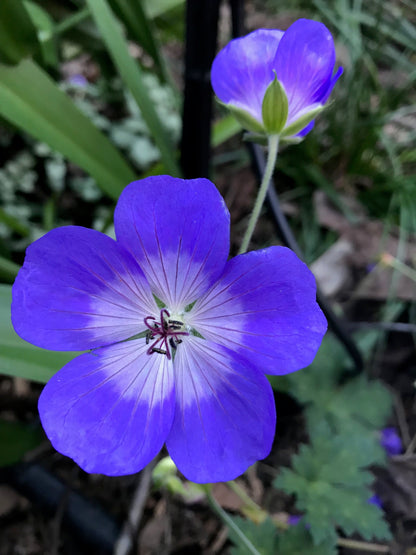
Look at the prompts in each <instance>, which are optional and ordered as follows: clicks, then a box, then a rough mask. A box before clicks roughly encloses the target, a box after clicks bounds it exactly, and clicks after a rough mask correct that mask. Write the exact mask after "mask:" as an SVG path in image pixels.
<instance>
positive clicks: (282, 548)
mask: <svg viewBox="0 0 416 555" xmlns="http://www.w3.org/2000/svg"><path fill="white" fill-rule="evenodd" d="M276 553H281V554H282V555H335V554H336V553H337V547H336V534H334V535H333V537H331V538H327V539H325V540H324V541H323V542H322V543H319V544H318V545H314V543H313V540H312V536H311V534H310V532H309V531H308V530H307V529H306V528H305V524H304V522H303V520H302V521H301V522H300V523H299V524H297V525H296V526H291V527H290V528H289V529H288V530H286V531H285V532H284V533H283V534H280V535H279V541H278V550H277V551H276Z"/></svg>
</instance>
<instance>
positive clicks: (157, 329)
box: [144, 308, 189, 360]
mask: <svg viewBox="0 0 416 555" xmlns="http://www.w3.org/2000/svg"><path fill="white" fill-rule="evenodd" d="M144 323H145V325H146V327H147V328H148V331H147V332H146V336H145V337H146V345H148V344H149V343H150V341H152V340H153V339H155V338H156V341H154V342H153V343H152V344H151V345H150V347H149V348H148V350H147V351H146V352H147V354H148V355H152V354H153V353H159V354H161V355H166V356H167V358H168V359H169V360H170V359H171V358H172V355H171V349H173V350H176V348H177V346H178V345H179V344H180V343H182V339H180V337H179V336H183V335H189V333H188V332H186V331H182V330H183V329H184V324H183V322H181V321H180V320H171V319H170V313H169V311H168V310H167V309H166V308H162V310H161V311H160V319H159V321H156V318H155V317H154V316H147V317H146V318H145V319H144ZM162 347H163V348H162Z"/></svg>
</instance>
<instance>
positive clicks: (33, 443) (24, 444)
mask: <svg viewBox="0 0 416 555" xmlns="http://www.w3.org/2000/svg"><path fill="white" fill-rule="evenodd" d="M42 440H43V434H42V432H41V430H40V428H38V427H33V426H28V425H27V424H21V423H20V422H9V421H6V420H0V467H1V466H8V465H11V464H14V463H17V462H19V461H20V460H21V459H22V457H23V456H24V455H25V453H26V452H27V451H30V450H31V449H34V448H35V447H37V446H38V445H39V443H40V442H41V441H42Z"/></svg>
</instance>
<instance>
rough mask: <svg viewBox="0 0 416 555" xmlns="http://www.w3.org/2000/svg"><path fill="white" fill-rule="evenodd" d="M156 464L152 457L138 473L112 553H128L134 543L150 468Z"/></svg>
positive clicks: (125, 554) (150, 478) (118, 554)
mask: <svg viewBox="0 0 416 555" xmlns="http://www.w3.org/2000/svg"><path fill="white" fill-rule="evenodd" d="M155 464H156V459H154V460H153V461H152V462H151V463H150V464H148V465H147V466H146V468H144V469H143V470H142V471H141V473H140V475H139V483H138V484H137V488H136V491H135V492H134V495H133V500H132V502H131V505H130V510H129V514H128V517H127V520H126V522H125V524H124V526H123V529H122V531H121V534H120V536H119V538H118V540H117V542H116V545H115V547H114V552H113V553H114V555H128V553H130V552H131V550H132V548H133V544H134V538H135V536H136V534H137V531H138V529H139V527H140V522H141V519H142V516H143V510H144V506H145V503H146V500H147V497H148V495H149V490H150V486H151V483H152V470H153V468H154V466H155Z"/></svg>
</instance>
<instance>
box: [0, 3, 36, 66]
mask: <svg viewBox="0 0 416 555" xmlns="http://www.w3.org/2000/svg"><path fill="white" fill-rule="evenodd" d="M37 48H38V39H37V34H36V29H35V27H34V25H33V23H32V21H31V19H30V17H29V14H28V13H27V11H26V9H25V7H24V5H23V3H22V2H21V0H1V1H0V62H2V63H5V64H17V63H19V62H20V60H21V59H22V58H24V57H26V56H29V55H30V54H32V52H34V51H35V50H36V49H37Z"/></svg>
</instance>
